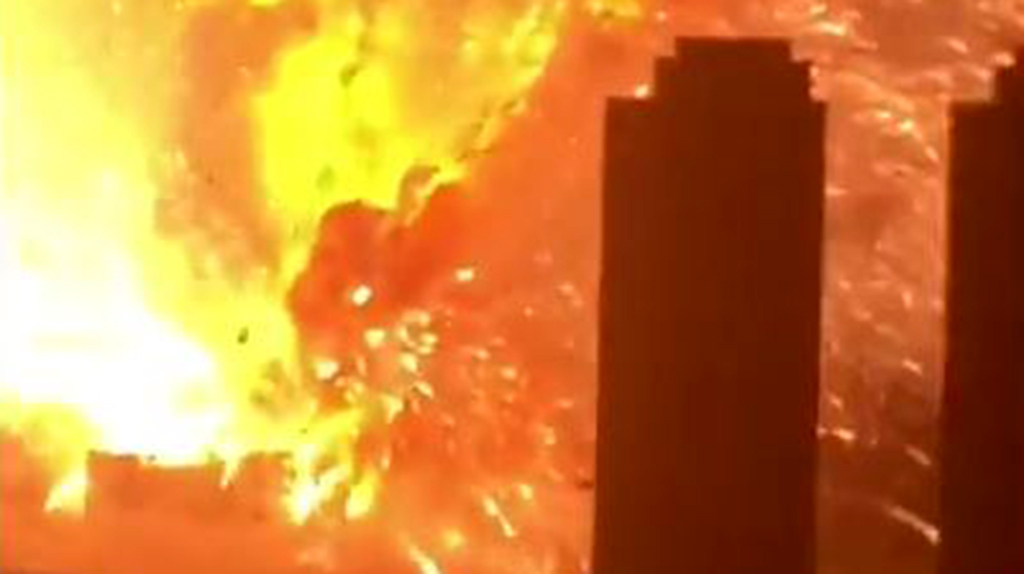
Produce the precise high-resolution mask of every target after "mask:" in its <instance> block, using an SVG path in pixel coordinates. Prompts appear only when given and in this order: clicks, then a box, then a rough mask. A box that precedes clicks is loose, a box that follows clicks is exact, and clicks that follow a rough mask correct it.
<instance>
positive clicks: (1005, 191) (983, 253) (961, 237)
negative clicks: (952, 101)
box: [940, 64, 1024, 574]
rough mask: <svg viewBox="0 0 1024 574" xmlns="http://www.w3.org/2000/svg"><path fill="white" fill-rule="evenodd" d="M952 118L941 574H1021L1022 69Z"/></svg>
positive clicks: (1023, 415)
mask: <svg viewBox="0 0 1024 574" xmlns="http://www.w3.org/2000/svg"><path fill="white" fill-rule="evenodd" d="M996 85H997V87H996V91H997V94H996V100H995V102H994V103H988V104H971V105H961V106H958V107H957V108H956V109H955V110H954V113H953V136H952V162H951V173H950V191H951V196H952V200H951V216H950V268H949V293H948V307H949V311H948V314H949V315H948V317H949V318H948V333H947V336H948V338H947V345H948V348H947V366H946V392H945V403H944V407H945V408H944V414H943V422H942V429H943V442H942V449H943V456H942V467H943V468H942V486H941V504H942V512H941V516H942V528H943V548H942V551H941V558H940V562H941V567H940V571H941V573H942V574H1021V573H1022V572H1024V67H1022V65H1021V64H1018V66H1017V67H1016V68H1015V69H1013V70H1006V71H1004V72H1003V73H1001V74H1000V75H999V78H998V80H997V82H996Z"/></svg>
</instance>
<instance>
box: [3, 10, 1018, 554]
mask: <svg viewBox="0 0 1024 574" xmlns="http://www.w3.org/2000/svg"><path fill="white" fill-rule="evenodd" d="M925 4H926V3H919V2H913V1H910V0H907V1H896V0H893V1H883V0H831V1H828V2H816V1H810V0H786V1H781V0H780V1H776V2H747V1H741V0H716V1H709V0H693V1H685V0H680V1H677V2H662V3H656V2H654V0H651V1H650V2H647V3H643V4H641V3H639V2H634V1H632V0H604V1H601V0H576V1H570V0H478V1H470V0H462V1H455V0H431V1H429V2H423V1H422V0H378V1H374V0H279V1H274V0H260V1H257V0H251V1H245V0H176V1H171V0H156V1H147V0H122V1H113V2H110V1H106V0H75V1H66V0H33V1H16V0H0V50H2V52H0V58H2V75H0V114H2V115H0V122H2V139H0V152H2V153H0V413H2V414H0V424H2V425H3V428H4V430H6V431H7V432H8V433H10V434H12V435H15V436H19V437H23V438H24V443H25V444H26V445H28V447H29V449H30V450H31V452H32V458H33V459H38V460H39V461H41V463H42V464H43V465H44V466H45V467H46V469H47V473H46V474H47V475H48V477H49V479H50V480H51V481H52V483H53V488H52V489H51V490H50V497H49V500H48V504H49V506H50V507H51V508H52V509H53V510H54V511H61V510H63V511H74V509H75V507H76V506H79V505H80V504H81V502H82V500H83V498H82V497H83V496H84V494H85V491H86V489H87V488H88V485H87V484H86V482H85V480H84V478H85V475H84V465H85V463H86V460H87V456H88V453H89V452H90V451H100V452H107V453H118V454H135V455H139V456H142V457H146V458H148V459H151V461H152V462H153V463H154V464H159V465H186V464H189V465H194V464H202V463H204V462H207V461H220V462H222V463H225V468H226V476H225V479H227V480H230V478H231V476H232V473H233V472H234V470H235V469H237V467H238V465H240V464H243V461H244V459H245V458H246V457H248V456H250V455H253V454H259V453H280V454H283V455H285V456H286V458H287V466H288V478H287V484H286V486H285V487H284V488H283V491H282V492H281V493H280V498H281V504H282V508H283V509H284V510H285V515H286V518H288V519H290V520H291V521H292V522H296V523H309V522H310V521H314V522H315V521H317V520H319V521H325V522H330V523H335V524H340V526H337V528H343V527H344V526H346V525H352V524H356V523H373V524H377V525H379V526H380V529H381V531H382V532H383V533H384V534H383V535H384V536H386V537H390V538H391V539H393V543H394V545H396V546H397V547H399V548H401V554H402V555H403V557H404V559H405V560H407V561H409V562H410V563H412V564H414V565H415V566H416V567H417V568H419V569H420V571H422V572H424V573H427V574H433V573H435V572H440V571H442V569H443V568H448V567H451V568H454V569H453V570H452V571H481V572H510V573H511V572H515V573H520V572H556V573H562V572H576V571H580V570H585V568H586V566H585V564H586V556H587V553H588V551H587V547H588V544H589V531H588V529H589V519H588V513H589V505H590V501H589V488H590V487H591V486H592V481H593V477H592V460H591V459H592V445H593V410H592V401H593V396H594V393H595V391H596V389H595V388H594V387H595V385H594V380H595V379H594V371H593V358H594V353H595V343H594V321H593V319H594V313H595V308H594V301H595V297H594V295H595V293H596V283H597V276H598V273H597V264H596V259H597V247H598V244H599V239H598V238H599V230H598V229H597V227H596V221H597V219H598V218H597V217H596V214H597V209H598V203H599V202H598V197H599V194H598V191H599V182H598V181H597V179H596V173H597V172H598V170H597V162H598V160H599V154H598V149H599V147H600V139H599V137H600V118H601V109H602V105H603V102H604V99H605V98H606V97H607V96H609V95H612V94H636V95H641V96H642V95H644V94H646V93H648V91H649V87H648V86H647V79H648V78H649V70H650V58H651V57H652V55H653V54H654V53H656V52H662V53H664V52H667V51H668V50H669V49H670V48H669V43H668V38H670V37H671V36H672V35H674V34H677V33H686V32H697V33H702V34H714V35H726V36H741V35H754V34H764V33H769V34H784V35H788V36H792V37H794V38H796V39H797V45H798V48H799V49H800V51H801V52H802V53H803V54H805V55H808V56H812V57H814V58H815V61H816V63H817V67H816V75H817V78H816V80H817V85H818V89H819V91H820V93H821V94H822V95H823V96H825V97H827V98H828V100H829V102H830V103H831V104H832V114H831V118H830V120H829V121H830V125H829V130H830V136H829V137H830V151H829V162H830V164H829V170H830V175H829V186H828V189H827V193H828V198H829V221H828V223H829V235H830V237H829V277H828V284H827V299H826V347H825V349H824V356H825V364H826V371H827V385H826V392H825V393H824V395H825V396H824V400H823V428H822V436H823V441H825V446H824V447H823V448H825V449H826V450H825V452H826V454H825V456H824V461H825V464H826V468H825V469H824V475H825V476H824V477H823V496H824V497H825V500H838V501H839V502H837V503H835V504H836V505H840V506H841V505H842V504H846V502H845V501H847V500H849V499H853V500H854V501H855V502H856V504H858V505H861V506H864V507H866V508H868V509H873V510H871V511H873V512H876V513H877V514H879V515H882V516H886V517H889V518H890V519H892V520H893V521H895V522H896V523H899V524H902V525H904V526H905V527H907V528H908V529H909V530H910V531H912V532H913V533H915V534H914V535H915V536H920V538H921V539H922V541H923V543H924V544H925V545H926V546H927V545H933V544H934V542H935V540H936V539H937V533H936V532H935V530H934V525H933V517H934V508H933V507H932V506H931V505H930V503H929V502H927V501H926V502H921V501H920V500H917V499H916V498H915V497H914V496H907V495H906V494H905V492H904V489H905V487H892V486H891V484H890V483H893V484H905V483H907V482H908V481H909V482H910V483H911V484H915V485H916V484H918V483H920V484H923V485H925V486H928V485H930V484H931V483H930V480H931V479H930V478H927V477H931V476H933V473H932V472H931V470H930V469H931V468H932V466H933V460H932V456H931V453H932V450H933V446H932V443H933V439H934V437H933V436H932V435H931V433H932V430H931V429H932V427H933V421H934V413H935V404H936V403H935V399H936V398H937V396H938V388H939V384H938V379H939V377H938V371H939V366H940V364H941V357H940V355H939V349H940V348H941V341H939V340H938V336H937V334H936V333H938V332H939V320H940V319H941V313H942V288H941V285H942V281H943V277H942V268H943V264H942V259H943V258H942V238H943V229H942V227H943V225H942V221H943V217H944V201H943V177H944V165H945V142H944V139H943V138H944V130H945V127H946V125H947V123H946V121H945V119H944V113H945V109H946V108H945V106H946V105H947V104H948V102H949V101H950V100H951V98H953V97H960V96H967V95H971V96H976V95H978V94H979V93H982V92H983V91H984V85H985V81H986V78H987V76H988V73H989V70H990V69H991V67H992V66H994V65H996V64H997V63H999V62H1000V61H1001V60H1000V57H1001V55H1002V54H1003V53H1004V50H1005V48H1006V47H1007V46H1009V45H1010V44H1011V43H1012V42H1013V41H1014V40H1017V39H1019V38H1020V37H1021V33H1020V30H1021V23H1022V21H1024V14H1022V12H1024V7H1022V6H1021V4H1020V2H1015V1H1013V0H1005V1H1003V2H992V1H986V2H981V1H966V0H965V1H962V2H945V3H942V5H941V6H938V5H925ZM934 4H938V3H934ZM908 23H912V28H913V29H912V30H910V32H912V33H910V32H908V28H907V26H908V25H910V24H908ZM352 202H359V203H360V205H361V206H362V207H352ZM346 206H347V207H346ZM829 444H831V445H832V448H834V449H836V452H838V453H839V455H835V456H833V455H830V454H829V453H830V452H832V451H830V450H827V449H828V448H830V447H829V446H828V445H829ZM846 451H850V452H853V453H855V455H850V458H852V459H854V460H857V461H866V462H858V463H857V464H863V465H864V466H865V467H867V468H871V467H872V464H874V463H873V462H872V461H874V460H875V459H885V460H893V459H898V461H899V462H896V463H888V462H887V463H886V467H885V472H884V473H882V474H883V475H884V478H883V480H881V481H880V482H879V483H878V484H875V483H864V482H860V483H857V482H854V483H847V482H846V478H845V475H844V476H842V477H837V476H833V475H832V474H831V473H830V467H828V464H830V462H829V461H830V460H833V459H834V458H838V459H839V460H840V462H839V463H835V464H836V468H837V469H840V468H843V466H842V465H843V464H845V463H844V462H842V461H844V460H846V459H845V458H844V457H846V454H844V453H846ZM877 470H878V469H875V471H877ZM837 472H838V470H837ZM856 474H857V473H852V475H856ZM875 474H877V472H876V473H875ZM921 476H924V477H925V478H920V477H921ZM892 477H894V478H892ZM908 477H909V478H908ZM890 478H892V480H890ZM826 507H827V508H832V506H830V505H826ZM825 523H826V528H827V527H828V526H827V524H828V521H827V520H826V521H825ZM827 545H828V542H827V536H826V546H827ZM854 546H855V545H854ZM466 548H470V549H472V552H469V553H467V552H466V551H465V549H466ZM366 552H369V550H367V551H366ZM826 571H827V572H833V571H835V572H844V571H843V570H841V569H837V570H828V569H826ZM872 571H876V572H881V570H878V569H875V570H872ZM911 571H913V570H911V569H904V570H902V571H900V572H901V574H902V573H904V572H911Z"/></svg>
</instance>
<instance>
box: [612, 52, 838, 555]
mask: <svg viewBox="0 0 1024 574" xmlns="http://www.w3.org/2000/svg"><path fill="white" fill-rule="evenodd" d="M656 76H657V77H656V87H655V93H654V96H653V98H652V99H651V100H650V101H621V100H619V101H613V102H612V103H611V105H610V109H609V112H608V116H607V122H608V124H607V128H606V131H607V141H606V144H605V145H606V151H605V153H606V157H605V173H604V185H605V190H604V215H603V224H604V246H603V262H602V263H603V273H604V275H603V279H602V295H601V297H602V300H601V313H602V319H601V358H600V366H601V374H600V400H599V415H598V420H599V431H598V447H597V448H598V460H597V468H598V470H597V476H598V480H597V520H596V529H597V530H596V544H595V557H594V559H595V563H594V567H595V570H594V571H595V573H596V574H750V573H754V572H756V573H758V574H776V573H777V574H810V573H811V572H813V570H814V543H813V532H814V498H815V458H816V440H815V436H816V433H815V430H816V422H817V405H818V381H819V338H820V335H819V332H820V304H821V273H822V268H821V258H822V256H821V251H822V225H823V224H822V212H823V202H824V197H823V188H824V135H825V119H824V116H825V113H824V112H825V110H824V106H823V105H821V104H819V103H816V102H814V101H812V99H811V97H810V94H809V75H808V70H807V66H806V65H799V64H795V63H793V61H792V58H791V55H790V51H789V47H788V44H786V43H785V42H777V41H761V40H749V41H722V40H684V41H682V42H681V43H680V44H679V46H678V53H677V58H676V59H664V60H661V61H659V62H658V63H657V74H656Z"/></svg>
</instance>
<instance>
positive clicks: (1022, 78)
mask: <svg viewBox="0 0 1024 574" xmlns="http://www.w3.org/2000/svg"><path fill="white" fill-rule="evenodd" d="M1015 61H1016V63H1015V64H1014V65H1012V66H1008V67H1005V68H1002V69H1000V70H999V71H998V72H997V73H996V80H995V81H996V88H995V101H996V102H1000V103H1001V102H1021V103H1024V48H1020V49H1018V50H1017V53H1016V58H1015Z"/></svg>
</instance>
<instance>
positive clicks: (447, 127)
mask: <svg viewBox="0 0 1024 574" xmlns="http://www.w3.org/2000/svg"><path fill="white" fill-rule="evenodd" d="M293 3H295V2H293V1H292V0H248V1H241V0H186V1H181V0H123V1H122V2H119V3H109V2H106V1H105V0H87V1H83V2H75V3H68V2H64V1H63V0H33V1H32V2H13V1H11V0H0V6H2V12H3V16H2V18H0V59H2V62H0V127H2V136H0V410H3V411H4V417H3V419H2V420H0V430H3V431H5V432H9V433H15V434H18V435H21V436H23V437H25V439H26V442H27V443H28V444H29V445H30V446H31V447H33V448H34V450H35V451H37V452H38V453H39V454H40V455H41V456H43V457H44V458H45V459H46V463H47V464H48V465H49V466H50V467H51V470H52V472H53V479H54V484H55V485H56V486H55V487H54V488H53V490H52V492H51V495H50V498H49V501H48V503H47V504H48V506H49V507H51V508H53V509H73V508H75V507H79V506H80V505H81V504H82V501H83V499H84V494H85V492H86V490H87V488H88V474H87V471H86V461H87V459H88V456H89V453H91V452H96V451H99V452H107V453H116V454H123V455H137V456H140V457H145V458H146V459H147V461H149V462H151V463H152V464H155V465H192V464H204V463H206V462H209V461H211V460H218V461H220V462H223V463H225V464H224V465H223V467H224V468H225V469H226V472H228V473H229V474H230V473H233V471H234V470H237V469H238V468H239V464H240V461H242V460H243V459H244V458H246V457H248V456H250V455H253V454H256V453H281V454H283V455H285V456H286V458H287V459H288V463H287V464H288V472H289V473H290V475H289V480H288V481H287V482H288V486H287V491H286V492H284V493H282V502H283V504H284V506H285V509H286V510H287V513H288V515H289V516H290V517H291V518H292V519H293V520H294V521H296V522H303V521H306V520H308V519H310V517H312V516H314V515H316V514H317V513H318V512H320V511H321V510H323V507H324V505H326V504H328V503H329V502H331V501H338V502H339V503H340V504H342V505H343V506H341V507H339V508H338V512H339V513H341V514H342V515H343V516H346V517H347V518H349V519H357V518H361V517H364V516H366V515H367V514H368V513H370V512H372V510H373V508H374V506H375V504H376V501H377V499H378V498H379V496H380V492H381V490H382V488H383V486H384V481H385V476H384V474H383V473H385V472H386V470H387V468H386V467H387V465H386V464H380V465H379V468H377V467H373V466H372V465H362V464H359V463H358V461H356V454H355V446H356V442H357V440H358V438H359V435H360V433H361V432H363V430H364V425H365V424H367V423H366V421H365V420H364V419H365V417H364V414H365V413H364V412H363V411H364V410H365V408H366V407H365V405H360V404H358V402H357V404H356V405H355V406H349V407H347V408H346V409H343V410H342V411H341V412H335V413H330V414H327V413H325V412H324V409H323V408H322V407H321V405H320V404H319V398H318V395H317V393H316V392H313V391H311V390H310V388H309V386H308V385H307V383H308V381H305V380H304V377H305V373H310V378H314V375H319V376H320V377H321V378H324V377H327V378H330V377H331V376H333V375H334V374H337V372H338V367H337V365H336V364H335V363H331V362H329V361H323V360H321V361H322V362H321V363H319V364H317V363H314V364H304V363H303V361H304V359H303V357H304V353H303V349H302V348H301V343H302V342H301V341H300V340H299V339H298V335H297V329H296V328H295V326H294V325H293V324H292V318H291V316H290V315H289V313H288V311H287V309H286V306H285V297H286V294H287V291H288V289H289V287H290V282H291V280H292V279H293V278H294V276H295V275H296V273H297V272H298V271H299V270H301V269H302V267H303V266H305V265H306V263H307V261H306V259H307V257H308V254H309V251H310V249H311V246H312V244H313V241H314V239H315V234H316V230H317V226H318V224H319V222H320V219H321V218H322V216H323V215H324V213H325V212H326V211H327V210H328V209H330V208H331V207H332V206H334V205H336V204H338V203H339V202H342V201H348V200H359V201H363V202H367V203H370V204H372V205H375V206H379V207H383V208H387V209H393V210H398V211H399V213H400V217H399V219H402V218H406V217H409V216H412V215H414V214H415V213H416V211H417V209H418V207H419V206H420V205H421V204H422V201H423V199H425V198H426V197H427V196H428V195H429V194H430V193H432V192H433V191H434V190H436V189H437V188H438V187H439V186H441V185H443V184H446V183H449V182H453V181H456V180H459V179H460V178H462V177H464V176H465V174H466V172H467V170H468V168H469V167H470V165H471V163H472V161H473V160H474V159H475V158H476V157H477V156H478V155H480V154H482V153H486V151H487V150H488V147H489V146H491V145H493V144H494V142H495V140H496V138H497V136H498V134H499V133H500V131H501V129H502V127H503V126H504V125H505V124H506V123H507V121H508V120H509V119H510V118H511V117H513V116H514V115H515V114H516V113H517V112H518V111H519V109H520V108H521V106H522V104H523V103H524V100H525V99H526V98H527V96H528V94H529V91H530V88H531V87H532V86H533V85H534V84H535V83H536V81H537V80H538V78H539V77H540V75H541V73H542V72H543V70H544V68H545V66H546V64H547V62H548V60H549V58H550V57H551V55H552V53H553V50H554V48H555V45H556V41H557V38H558V32H559V30H560V29H561V27H562V25H563V21H564V19H565V15H566V13H567V9H566V3H565V0H507V1H503V2H472V3H456V4H441V3H438V4H436V5H433V6H431V5H430V3H428V6H424V4H423V2H421V1H419V0H415V1H414V0H387V1H382V2H375V3H366V2H360V1H356V0H350V1H345V0H342V1H338V0H308V3H309V4H310V5H311V6H313V8H314V11H315V16H316V26H315V27H314V30H315V31H313V32H306V33H307V36H306V37H298V38H296V39H293V41H292V42H291V43H290V44H286V45H284V46H283V47H281V48H280V51H279V52H278V53H276V54H275V55H274V57H273V58H272V61H271V64H270V70H269V76H268V77H267V78H266V81H265V82H262V83H254V84H253V85H252V86H250V87H248V88H246V89H244V90H242V93H241V95H240V96H238V97H239V98H240V100H241V104H240V108H241V110H242V112H241V113H242V115H243V116H245V120H247V121H248V122H249V124H250V126H249V127H251V128H252V131H253V133H254V134H255V135H254V140H253V141H246V142H242V144H243V145H249V146H251V147H252V148H253V150H252V151H253V152H254V153H255V155H256V156H257V158H256V160H257V161H256V165H255V167H254V168H253V169H254V171H255V173H254V174H253V176H254V178H253V179H254V181H256V184H255V186H254V187H253V189H247V190H244V191H245V192H248V193H250V194H251V195H252V196H253V198H254V199H255V201H256V203H257V204H259V203H261V202H262V204H263V205H262V207H264V208H265V211H266V213H267V214H269V218H270V219H271V225H272V226H274V227H275V229H274V231H275V232H276V235H275V239H274V240H275V241H277V242H278V243H279V245H276V247H277V248H278V249H277V250H276V251H275V250H271V255H268V256H267V257H269V258H280V260H267V261H254V262H247V264H250V263H251V266H252V269H246V272H245V273H243V274H239V273H236V272H235V271H237V270H234V269H228V268H227V267H226V265H227V264H226V263H224V259H225V258H221V257H218V255H220V254H219V253H218V252H219V251H221V250H223V251H229V250H231V249H232V245H231V242H232V241H233V238H232V237H228V238H227V239H225V240H224V242H223V244H220V243H217V242H216V241H213V240H210V241H206V242H204V243H202V244H201V245H199V247H200V249H197V244H196V243H195V242H191V241H187V238H185V237H180V236H178V235H177V232H175V233H176V234H174V235H172V234H169V233H168V232H166V231H161V229H162V228H161V227H159V226H158V225H157V223H156V222H157V220H158V218H159V216H160V214H161V205H163V203H162V202H163V201H164V200H166V198H167V197H168V196H169V195H173V192H172V190H169V189H168V186H170V185H171V184H170V183H169V182H168V179H169V178H168V177H167V173H166V172H167V171H168V166H172V167H173V166H176V167H173V169H187V166H185V167H182V165H183V164H185V163H187V159H183V158H184V157H185V155H186V151H184V150H183V149H179V144H178V143H177V140H176V138H178V137H180V129H181V125H180V123H179V122H178V121H177V120H178V119H179V115H180V114H182V113H183V109H182V106H185V105H188V104H187V102H188V101H189V100H188V98H183V97H182V94H186V93H188V91H189V89H190V88H191V87H193V86H190V85H189V84H188V83H187V82H188V81H194V80H189V79H188V78H187V77H179V75H178V74H177V73H176V72H174V71H176V70H180V69H181V68H182V61H183V56H182V54H181V53H180V52H181V51H182V50H184V49H185V48H184V42H185V40H184V38H185V36H186V34H185V31H186V30H187V29H188V23H189V21H190V20H189V19H190V17H191V16H192V15H193V14H194V13H195V12H196V11H197V10H203V9H207V8H209V7H211V6H221V5H222V6H229V7H232V9H236V8H237V9H239V10H259V11H264V10H266V11H271V10H276V9H282V8H283V7H286V6H287V5H290V4H293ZM143 48H144V49H143ZM183 102H186V103H183ZM193 105H194V104H193ZM246 114H247V115H246ZM210 193H213V194H216V193H217V190H216V189H214V190H213V191H211V192H210ZM201 199H202V198H201ZM197 225H199V224H197ZM239 225H244V224H242V223H240V224H239ZM231 231H232V230H228V232H227V235H229V236H230V235H231ZM235 231H238V230H235ZM210 235H211V236H214V235H216V234H210ZM475 275H476V272H475V270H473V269H467V270H463V271H462V272H461V273H460V278H461V280H465V281H471V280H472V279H474V278H475ZM345 296H351V297H352V298H353V302H355V303H356V304H357V305H370V304H372V303H373V296H374V292H373V290H372V289H371V288H370V287H369V286H365V287H363V288H360V289H357V290H356V292H354V293H351V294H348V295H345V294H340V293H339V297H345ZM368 337H369V339H368V343H370V345H371V346H374V345H376V346H381V345H383V344H384V343H385V341H384V339H383V338H382V337H380V336H378V335H376V334H375V333H372V334H371V333H368ZM435 343H436V342H435ZM402 360H403V364H404V366H405V368H406V369H407V370H410V371H418V370H419V368H420V367H419V362H418V361H419V360H418V359H417V357H415V356H413V355H407V356H403V358H402ZM425 388H426V389H427V390H430V388H429V387H425ZM368 400H371V401H373V400H376V401H377V402H376V403H373V405H375V406H373V409H371V410H375V411H378V412H379V413H378V416H379V418H380V420H382V421H384V423H383V424H386V423H387V422H390V421H391V420H393V419H394V417H396V416H397V413H399V412H400V411H401V409H402V405H401V402H400V401H398V400H397V399H395V398H394V397H391V396H387V395H385V396H384V397H376V399H373V398H370V399H368ZM356 469H358V472H357V471H356ZM229 478H230V476H226V477H225V480H228V479H229ZM339 493H346V496H345V497H344V498H343V499H342V497H340V496H339Z"/></svg>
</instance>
